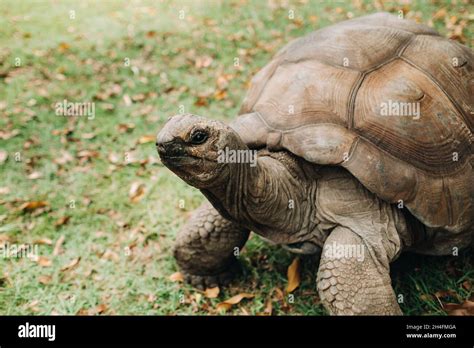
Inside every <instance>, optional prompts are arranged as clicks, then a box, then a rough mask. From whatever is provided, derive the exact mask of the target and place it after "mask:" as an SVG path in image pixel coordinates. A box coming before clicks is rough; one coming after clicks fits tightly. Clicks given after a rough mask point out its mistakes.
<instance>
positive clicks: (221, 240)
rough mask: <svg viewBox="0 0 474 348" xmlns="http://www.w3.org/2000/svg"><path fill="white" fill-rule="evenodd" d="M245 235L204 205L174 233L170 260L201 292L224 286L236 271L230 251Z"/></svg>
mask: <svg viewBox="0 0 474 348" xmlns="http://www.w3.org/2000/svg"><path fill="white" fill-rule="evenodd" d="M248 236H249V231H248V230H247V229H244V228H242V227H240V226H238V225H236V224H235V223H233V222H230V221H229V220H227V219H225V218H223V217H222V216H221V215H220V214H219V213H218V212H217V211H216V210H215V209H214V207H213V206H212V205H211V204H209V203H207V202H206V203H203V204H202V205H201V206H200V207H199V208H198V209H197V210H196V211H195V212H194V213H193V215H192V217H191V219H190V220H189V221H188V223H187V224H186V225H185V226H184V227H183V228H182V229H181V230H180V231H179V232H178V235H177V238H176V243H175V247H174V257H175V258H176V260H177V262H178V265H179V266H180V268H181V271H182V273H183V274H184V276H185V280H186V281H187V282H188V283H190V284H191V285H193V286H195V287H197V288H201V289H203V288H206V287H215V286H219V285H226V284H227V283H229V282H230V281H231V280H232V278H233V277H234V276H235V274H236V273H238V271H239V269H240V268H239V263H238V260H237V259H236V257H235V256H234V252H235V251H236V248H238V250H240V249H241V248H242V247H243V246H244V245H245V242H246V241H247V239H248Z"/></svg>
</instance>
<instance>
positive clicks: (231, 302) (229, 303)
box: [216, 293, 255, 311]
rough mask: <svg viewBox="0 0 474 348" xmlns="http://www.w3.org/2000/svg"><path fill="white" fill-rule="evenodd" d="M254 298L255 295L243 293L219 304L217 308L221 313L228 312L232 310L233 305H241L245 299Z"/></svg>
mask: <svg viewBox="0 0 474 348" xmlns="http://www.w3.org/2000/svg"><path fill="white" fill-rule="evenodd" d="M253 297H255V295H252V294H248V293H241V294H238V295H235V296H233V297H231V298H229V299H228V300H225V301H223V302H220V303H218V304H217V306H216V309H217V310H218V311H221V310H224V311H228V310H229V309H231V308H232V306H233V305H236V304H238V303H240V301H242V300H243V299H244V298H253Z"/></svg>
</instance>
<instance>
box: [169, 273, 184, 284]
mask: <svg viewBox="0 0 474 348" xmlns="http://www.w3.org/2000/svg"><path fill="white" fill-rule="evenodd" d="M169 280H171V281H172V282H182V281H183V280H184V277H183V274H182V273H181V272H175V273H173V274H172V275H170V276H169Z"/></svg>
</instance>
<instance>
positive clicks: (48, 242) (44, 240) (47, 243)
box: [33, 238, 53, 245]
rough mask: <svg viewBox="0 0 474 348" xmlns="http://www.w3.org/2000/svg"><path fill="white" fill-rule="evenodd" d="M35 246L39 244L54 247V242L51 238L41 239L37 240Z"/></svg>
mask: <svg viewBox="0 0 474 348" xmlns="http://www.w3.org/2000/svg"><path fill="white" fill-rule="evenodd" d="M33 244H38V245H53V241H52V240H51V239H49V238H40V239H37V240H35V241H34V242H33Z"/></svg>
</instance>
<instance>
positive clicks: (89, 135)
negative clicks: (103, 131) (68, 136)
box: [81, 133, 96, 140]
mask: <svg viewBox="0 0 474 348" xmlns="http://www.w3.org/2000/svg"><path fill="white" fill-rule="evenodd" d="M95 137H96V135H95V133H82V135H81V138H82V139H85V140H91V139H94V138H95Z"/></svg>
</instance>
